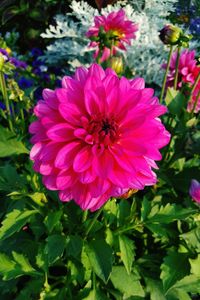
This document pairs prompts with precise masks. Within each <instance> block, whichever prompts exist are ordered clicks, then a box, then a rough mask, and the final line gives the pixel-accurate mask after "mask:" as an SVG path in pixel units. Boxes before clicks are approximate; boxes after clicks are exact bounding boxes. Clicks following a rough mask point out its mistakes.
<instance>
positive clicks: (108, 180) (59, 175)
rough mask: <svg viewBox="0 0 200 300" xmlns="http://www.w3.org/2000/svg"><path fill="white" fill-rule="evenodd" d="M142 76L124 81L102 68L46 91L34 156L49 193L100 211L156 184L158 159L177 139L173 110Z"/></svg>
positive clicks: (39, 106) (33, 126)
mask: <svg viewBox="0 0 200 300" xmlns="http://www.w3.org/2000/svg"><path fill="white" fill-rule="evenodd" d="M153 93H154V91H153V89H150V88H145V83H144V80H143V79H142V78H136V79H132V80H128V79H126V78H125V77H122V78H121V79H119V78H118V76H117V75H116V73H115V72H114V71H113V70H111V69H106V70H105V71H104V70H103V69H102V68H101V67H100V66H99V65H97V64H93V65H92V66H91V67H90V68H89V69H86V68H83V67H80V68H78V69H77V70H76V73H75V76H74V77H64V78H63V80H62V88H59V89H56V90H55V91H53V90H49V89H45V90H44V91H43V100H41V101H39V102H38V104H37V105H36V107H35V110H34V112H35V115H36V117H37V120H36V121H35V122H33V123H32V124H31V125H30V129H29V130H30V133H32V134H34V136H33V137H32V139H31V142H32V143H33V144H34V146H33V148H32V150H31V159H32V160H33V161H34V169H35V170H36V171H37V172H39V173H41V174H42V175H43V183H44V185H45V186H46V187H47V188H48V189H50V190H59V196H60V199H61V200H62V201H69V200H71V199H74V200H75V202H76V203H77V204H78V205H79V206H80V207H81V208H82V209H84V210H85V209H90V210H91V211H94V210H96V209H98V208H99V207H100V206H102V205H103V203H104V202H106V201H107V200H108V199H109V198H110V197H111V196H115V197H117V196H120V195H123V194H124V193H126V192H128V191H129V189H137V190H141V189H143V188H144V187H145V186H147V185H153V184H155V183H156V181H157V178H156V174H155V173H154V172H153V170H152V168H157V165H156V163H155V160H160V159H161V154H160V152H159V149H160V148H162V147H163V146H165V145H166V144H167V143H168V142H169V139H170V134H169V133H168V132H167V131H166V130H165V127H164V126H163V124H162V123H161V121H160V119H159V118H158V117H159V116H160V115H162V114H164V113H165V112H166V107H164V106H162V105H160V104H159V102H158V99H157V98H156V97H154V96H153Z"/></svg>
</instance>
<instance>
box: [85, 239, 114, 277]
mask: <svg viewBox="0 0 200 300" xmlns="http://www.w3.org/2000/svg"><path fill="white" fill-rule="evenodd" d="M85 246H86V248H85V249H86V253H87V255H88V258H89V261H90V264H91V266H92V268H93V270H94V272H95V273H96V275H97V276H98V277H100V278H101V279H102V280H103V281H104V282H107V280H108V278H109V276H110V273H111V270H112V249H111V247H110V246H109V245H108V244H107V243H106V242H105V241H104V240H94V241H91V242H89V243H88V244H86V245H85Z"/></svg>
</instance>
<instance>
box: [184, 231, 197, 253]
mask: <svg viewBox="0 0 200 300" xmlns="http://www.w3.org/2000/svg"><path fill="white" fill-rule="evenodd" d="M180 237H181V238H182V239H184V240H185V241H186V243H187V244H188V246H189V247H192V248H194V249H196V251H198V252H199V251H200V226H198V227H197V228H194V229H192V230H191V231H189V232H186V233H183V234H181V235H180Z"/></svg>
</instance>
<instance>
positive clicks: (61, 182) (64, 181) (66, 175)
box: [56, 170, 77, 190]
mask: <svg viewBox="0 0 200 300" xmlns="http://www.w3.org/2000/svg"><path fill="white" fill-rule="evenodd" d="M76 181H77V177H76V176H75V174H74V173H73V171H69V170H67V171H65V170H62V171H61V172H60V173H59V174H58V175H57V178H56V186H57V189H58V190H66V189H68V188H70V187H72V186H73V185H74V184H75V183H76Z"/></svg>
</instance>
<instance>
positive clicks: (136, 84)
mask: <svg viewBox="0 0 200 300" xmlns="http://www.w3.org/2000/svg"><path fill="white" fill-rule="evenodd" d="M130 83H131V87H132V89H136V90H142V89H144V88H145V81H144V79H143V78H140V77H138V78H135V79H133V80H131V81H130Z"/></svg>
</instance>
